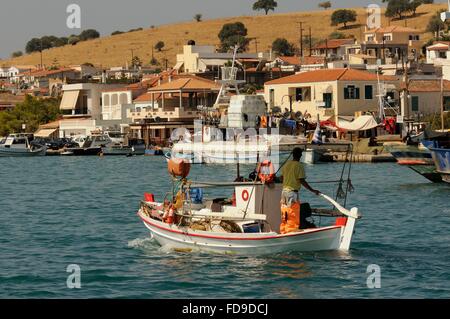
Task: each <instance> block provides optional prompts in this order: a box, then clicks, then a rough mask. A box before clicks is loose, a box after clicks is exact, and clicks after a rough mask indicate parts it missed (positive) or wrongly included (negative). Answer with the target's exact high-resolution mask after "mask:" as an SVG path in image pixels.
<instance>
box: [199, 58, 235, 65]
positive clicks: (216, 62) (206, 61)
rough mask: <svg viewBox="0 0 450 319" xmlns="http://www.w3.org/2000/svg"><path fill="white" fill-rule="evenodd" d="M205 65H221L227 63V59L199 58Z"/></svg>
mask: <svg viewBox="0 0 450 319" xmlns="http://www.w3.org/2000/svg"><path fill="white" fill-rule="evenodd" d="M200 61H201V62H203V63H204V64H205V65H206V66H219V65H220V66H222V65H224V64H225V63H227V62H228V61H229V60H223V59H200Z"/></svg>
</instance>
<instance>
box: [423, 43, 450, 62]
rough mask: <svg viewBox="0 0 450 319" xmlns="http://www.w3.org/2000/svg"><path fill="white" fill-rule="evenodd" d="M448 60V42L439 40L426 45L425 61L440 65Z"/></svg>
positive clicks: (449, 53) (449, 49)
mask: <svg viewBox="0 0 450 319" xmlns="http://www.w3.org/2000/svg"><path fill="white" fill-rule="evenodd" d="M446 61H447V63H448V61H450V42H448V41H439V42H435V43H434V44H433V45H430V46H429V47H427V63H430V64H434V65H435V66H442V65H443V64H444V62H446Z"/></svg>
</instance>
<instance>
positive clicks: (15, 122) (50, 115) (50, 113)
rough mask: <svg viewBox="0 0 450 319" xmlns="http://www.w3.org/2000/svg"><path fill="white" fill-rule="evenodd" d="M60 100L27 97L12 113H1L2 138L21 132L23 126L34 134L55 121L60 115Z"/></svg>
mask: <svg viewBox="0 0 450 319" xmlns="http://www.w3.org/2000/svg"><path fill="white" fill-rule="evenodd" d="M59 103H60V100H59V99H55V98H51V99H39V98H36V97H33V96H31V95H26V96H25V100H24V102H22V103H19V104H17V105H16V107H14V108H13V109H12V110H10V111H4V112H0V136H5V135H8V134H10V133H14V132H20V131H21V130H22V124H26V126H27V131H29V132H34V131H36V130H37V129H38V128H39V125H41V124H45V123H48V122H51V121H54V120H56V119H57V118H58V116H59V115H60V111H59Z"/></svg>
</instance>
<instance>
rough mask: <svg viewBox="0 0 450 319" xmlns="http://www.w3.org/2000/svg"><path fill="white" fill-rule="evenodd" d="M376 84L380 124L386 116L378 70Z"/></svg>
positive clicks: (378, 71)
mask: <svg viewBox="0 0 450 319" xmlns="http://www.w3.org/2000/svg"><path fill="white" fill-rule="evenodd" d="M449 1H450V0H449ZM377 83H378V116H379V118H380V122H383V120H384V118H385V117H386V114H385V113H384V99H383V97H384V96H383V93H384V89H383V86H382V85H381V82H380V70H379V69H377Z"/></svg>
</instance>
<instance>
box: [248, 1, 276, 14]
mask: <svg viewBox="0 0 450 319" xmlns="http://www.w3.org/2000/svg"><path fill="white" fill-rule="evenodd" d="M277 6H278V3H277V2H276V1H275V0H258V1H256V2H255V3H254V4H253V10H254V11H260V10H264V12H265V13H266V15H268V14H269V11H270V10H272V11H275V8H276V7H277Z"/></svg>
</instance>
